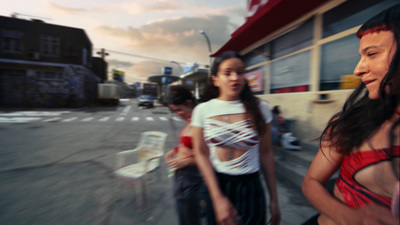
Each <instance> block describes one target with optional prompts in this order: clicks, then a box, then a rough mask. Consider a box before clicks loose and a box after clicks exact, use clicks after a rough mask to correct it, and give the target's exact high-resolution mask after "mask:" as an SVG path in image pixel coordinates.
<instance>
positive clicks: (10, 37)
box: [2, 30, 23, 53]
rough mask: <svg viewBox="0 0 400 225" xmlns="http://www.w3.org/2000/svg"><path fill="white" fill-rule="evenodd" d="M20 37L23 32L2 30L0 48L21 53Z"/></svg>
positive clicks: (4, 50)
mask: <svg viewBox="0 0 400 225" xmlns="http://www.w3.org/2000/svg"><path fill="white" fill-rule="evenodd" d="M22 38H23V33H22V32H18V31H12V30H3V31H2V39H3V40H2V49H3V52H7V53H21V52H22Z"/></svg>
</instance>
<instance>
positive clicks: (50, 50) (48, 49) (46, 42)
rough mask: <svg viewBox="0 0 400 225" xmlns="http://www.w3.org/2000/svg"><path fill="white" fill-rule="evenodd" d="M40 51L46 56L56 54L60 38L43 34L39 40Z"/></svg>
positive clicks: (58, 49)
mask: <svg viewBox="0 0 400 225" xmlns="http://www.w3.org/2000/svg"><path fill="white" fill-rule="evenodd" d="M41 50H42V51H41V52H42V54H43V55H47V56H58V55H59V52H60V38H58V37H54V36H49V35H43V36H42V42H41Z"/></svg>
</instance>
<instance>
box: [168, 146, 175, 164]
mask: <svg viewBox="0 0 400 225" xmlns="http://www.w3.org/2000/svg"><path fill="white" fill-rule="evenodd" d="M175 157H176V151H175V150H174V149H172V150H170V151H168V152H167V153H166V154H165V162H166V163H167V164H169V162H170V161H171V160H172V159H173V158H175Z"/></svg>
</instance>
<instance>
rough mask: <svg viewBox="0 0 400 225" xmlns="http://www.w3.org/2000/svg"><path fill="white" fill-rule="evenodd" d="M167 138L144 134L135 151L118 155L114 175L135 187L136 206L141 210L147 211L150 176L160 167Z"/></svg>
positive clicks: (162, 135)
mask: <svg viewBox="0 0 400 225" xmlns="http://www.w3.org/2000/svg"><path fill="white" fill-rule="evenodd" d="M166 138H167V134H166V133H164V132H159V131H147V132H143V133H142V134H141V136H140V139H139V143H138V145H137V147H136V148H135V149H133V150H127V151H122V152H118V153H117V155H116V158H117V163H116V169H115V171H114V173H115V175H116V176H117V177H119V178H120V179H121V181H122V182H126V183H129V184H131V185H133V186H134V189H135V192H136V204H137V206H138V207H139V208H140V209H145V208H146V207H147V205H148V202H147V199H148V198H147V193H148V186H149V185H148V178H149V177H148V175H149V174H150V173H152V172H153V171H155V170H156V169H157V168H159V167H160V161H161V159H162V157H163V155H164V143H165V140H166ZM161 177H162V176H160V178H161ZM121 185H122V184H121Z"/></svg>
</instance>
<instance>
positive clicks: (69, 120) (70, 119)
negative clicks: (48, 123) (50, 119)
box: [61, 117, 78, 122]
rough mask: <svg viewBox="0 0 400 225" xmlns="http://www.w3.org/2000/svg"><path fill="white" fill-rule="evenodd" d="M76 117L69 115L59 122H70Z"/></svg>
mask: <svg viewBox="0 0 400 225" xmlns="http://www.w3.org/2000/svg"><path fill="white" fill-rule="evenodd" d="M76 119H78V117H71V118H68V119H65V120H62V121H61V122H71V121H74V120H76Z"/></svg>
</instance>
